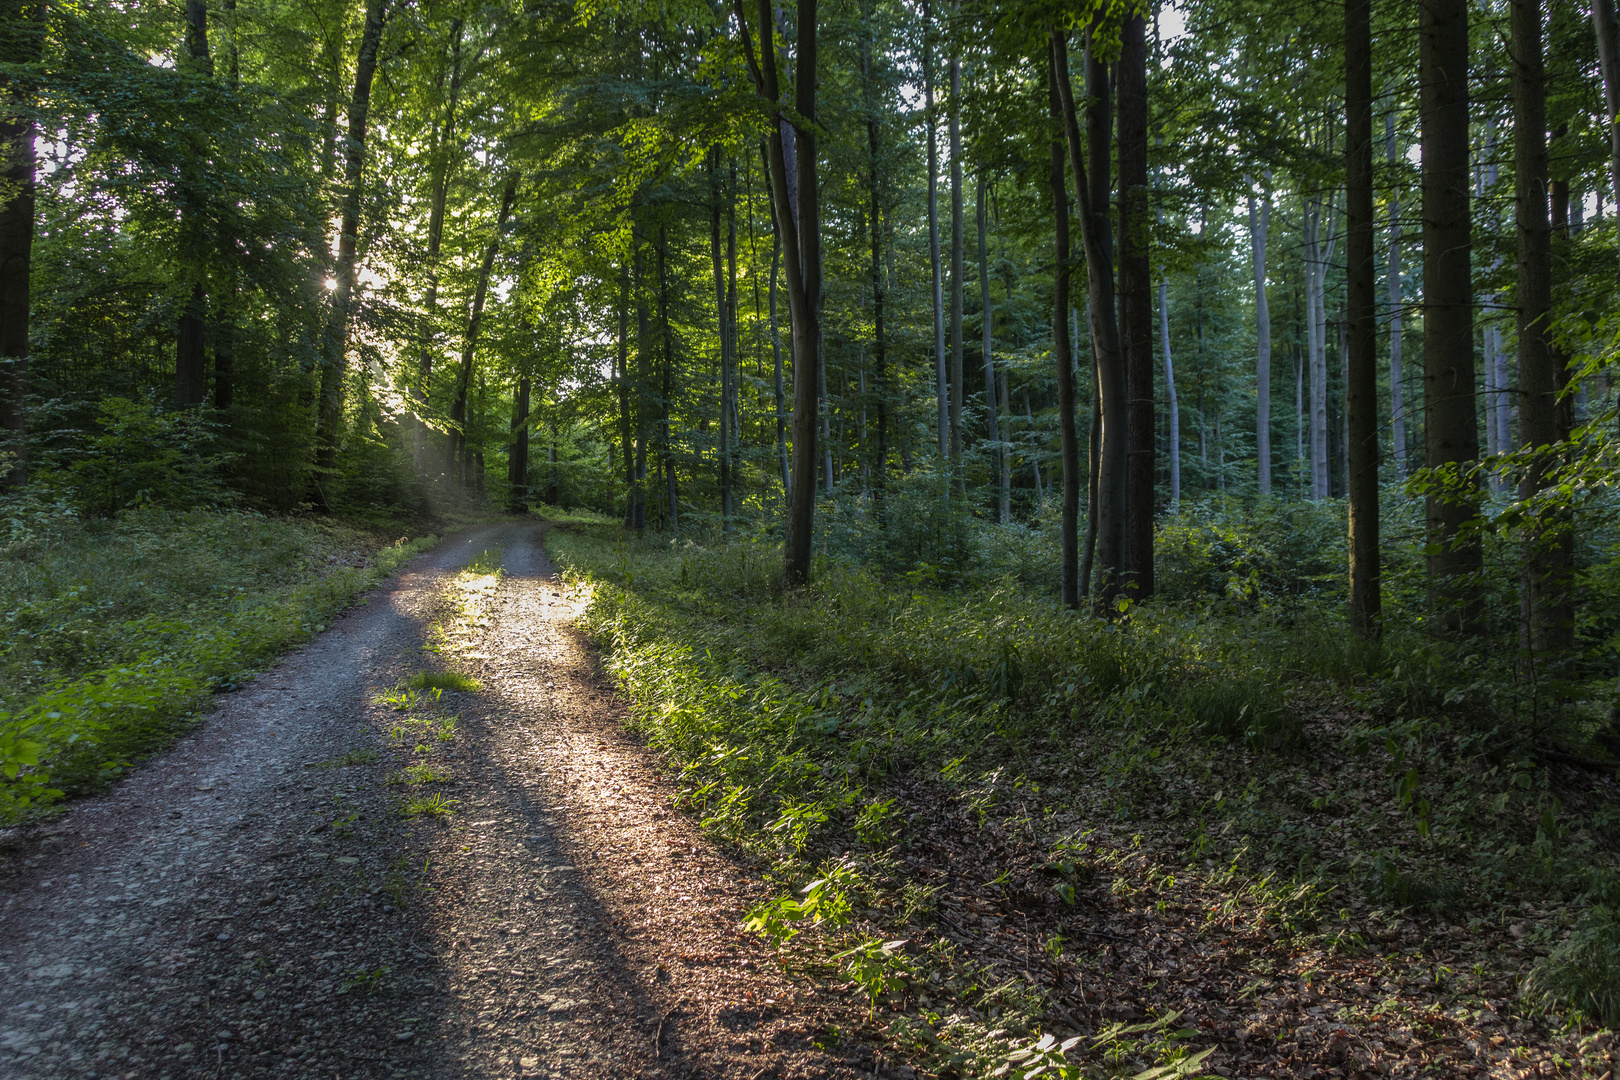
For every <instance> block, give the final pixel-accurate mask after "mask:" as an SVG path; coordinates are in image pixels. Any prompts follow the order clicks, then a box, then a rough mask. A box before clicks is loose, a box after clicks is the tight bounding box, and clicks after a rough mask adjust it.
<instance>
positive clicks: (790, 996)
mask: <svg viewBox="0 0 1620 1080" xmlns="http://www.w3.org/2000/svg"><path fill="white" fill-rule="evenodd" d="M545 528H546V526H545V525H544V523H538V524H537V523H512V524H501V525H491V526H486V527H483V528H479V529H476V530H473V531H472V532H470V533H468V534H463V535H461V536H459V537H456V538H455V539H453V540H451V541H447V542H446V543H445V544H443V545H441V546H440V547H439V548H437V549H436V550H435V551H433V552H432V553H430V554H428V555H426V556H424V557H423V558H421V559H419V560H417V561H416V562H414V563H412V564H411V565H410V566H409V567H407V568H405V569H404V570H403V571H402V572H401V573H400V574H399V575H398V576H396V577H395V578H394V579H392V580H391V581H390V582H388V583H387V584H385V585H384V587H383V588H382V589H380V590H379V591H378V592H376V593H374V594H373V595H372V597H371V598H370V601H369V603H367V604H366V605H364V606H360V607H357V608H355V609H354V610H352V611H351V612H349V613H348V614H347V615H346V616H344V617H343V618H342V619H340V620H338V621H337V622H336V623H334V625H333V626H332V628H331V629H330V630H328V631H327V632H326V633H324V634H321V635H320V636H319V637H317V638H316V639H315V640H314V641H313V642H311V643H310V645H309V646H308V647H306V648H305V649H303V650H302V651H301V652H299V653H297V654H295V655H293V656H291V657H289V658H287V659H286V660H285V661H284V662H283V663H282V664H281V665H280V666H278V667H277V668H276V669H275V670H273V671H271V672H269V673H267V674H265V675H264V676H262V677H260V678H259V679H258V680H256V681H255V682H254V683H252V684H250V685H249V686H248V687H246V688H245V689H243V690H242V691H240V692H238V693H236V694H234V695H231V696H230V697H229V698H226V699H223V702H222V707H221V708H220V709H219V711H218V712H217V713H216V714H215V715H213V716H212V717H210V718H209V719H208V721H207V722H206V723H205V724H204V725H203V726H201V727H200V728H199V729H198V731H196V732H195V733H193V734H192V735H190V736H189V737H187V738H186V739H184V740H182V742H181V743H180V744H178V745H177V746H176V747H175V748H173V749H172V750H171V751H169V752H168V753H166V754H164V755H162V756H161V757H159V758H157V759H154V760H153V761H151V762H148V763H147V764H145V765H143V766H142V767H141V768H140V769H139V770H137V771H136V772H135V773H134V774H133V775H132V776H131V777H130V778H129V779H128V780H126V781H125V782H124V783H122V784H120V785H119V786H118V787H117V788H116V789H114V790H113V791H112V792H110V793H109V794H108V795H106V796H103V797H101V798H97V799H93V800H88V801H86V802H84V803H81V804H79V805H77V806H75V807H74V808H73V809H72V810H71V811H70V812H69V813H68V814H66V815H65V816H64V817H63V818H61V819H59V820H58V821H56V822H54V823H52V824H51V825H49V826H47V827H44V828H41V829H37V830H35V831H34V832H33V833H32V834H30V835H27V836H25V837H22V838H17V839H14V841H13V843H12V845H11V848H10V850H9V852H6V851H0V927H4V934H3V935H0V986H3V987H4V988H5V991H4V994H3V997H0V1076H4V1077H7V1078H17V1080H33V1078H36V1077H37V1078H44V1077H52V1078H55V1077H114V1076H117V1077H126V1078H136V1077H140V1078H144V1077H154V1078H160V1077H173V1078H176V1080H178V1078H180V1077H192V1076H217V1077H259V1076H265V1077H272V1076H273V1077H284V1076H286V1077H339V1078H342V1080H348V1078H351V1077H394V1076H411V1077H433V1078H437V1077H518V1076H535V1077H570V1078H572V1077H639V1076H645V1077H653V1076H659V1077H663V1076H668V1077H676V1076H697V1077H710V1076H712V1077H738V1078H740V1080H754V1078H760V1080H763V1078H767V1077H780V1078H784V1080H785V1078H787V1077H823V1076H838V1077H842V1076H854V1075H861V1076H872V1075H880V1076H887V1075H891V1074H890V1073H888V1072H887V1071H886V1070H884V1069H882V1068H881V1067H875V1066H876V1063H875V1062H874V1060H873V1058H872V1057H871V1052H870V1051H869V1050H865V1049H863V1048H859V1047H848V1048H846V1049H845V1050H844V1051H843V1053H844V1054H845V1055H846V1056H844V1057H839V1056H835V1055H833V1054H830V1053H827V1052H824V1051H822V1050H821V1049H819V1048H817V1047H816V1046H815V1045H814V1041H813V1037H814V1033H815V1032H816V1031H818V1030H825V1029H826V1028H827V1027H828V1025H829V1022H831V1021H836V1022H837V1024H838V1026H840V1027H844V1026H846V1025H847V1024H849V1023H850V1021H851V1020H855V1021H856V1022H858V1016H859V1014H860V1013H861V1012H862V1011H863V1010H859V1009H858V1008H856V1007H855V1006H853V1005H852V1004H850V1003H847V1002H844V1001H841V1000H839V999H838V997H837V996H836V995H833V994H831V993H829V992H827V991H825V990H824V989H817V988H815V987H812V986H809V985H806V984H802V983H799V984H792V983H789V982H788V981H787V980H786V979H785V978H784V977H783V976H782V975H781V974H780V973H779V972H777V971H776V970H774V967H773V965H772V964H771V963H770V954H769V952H768V950H765V949H764V948H762V947H761V946H760V945H758V944H757V943H755V942H753V941H751V940H749V939H748V938H746V937H745V936H744V935H743V934H742V933H741V932H740V931H739V930H738V929H737V927H738V921H739V918H740V915H741V913H742V911H743V910H744V909H745V908H746V907H747V905H748V902H749V900H750V899H751V898H752V897H753V896H754V895H755V894H756V892H757V890H758V888H759V886H758V883H757V880H756V879H755V878H754V877H753V876H752V875H750V874H748V873H747V872H746V869H745V868H743V867H741V866H738V865H736V864H735V863H733V862H731V861H729V860H728V859H727V858H726V857H725V856H723V855H722V854H721V853H719V852H717V851H716V850H715V849H714V848H713V846H712V845H711V844H710V843H709V842H708V841H707V840H706V839H705V838H704V837H703V836H702V835H701V833H699V832H698V831H697V829H696V828H695V827H694V826H693V825H692V824H691V823H690V822H689V821H687V820H686V819H685V818H683V817H681V816H679V815H676V814H671V813H669V812H668V810H667V809H666V808H667V807H668V806H669V804H670V795H671V794H672V791H673V788H672V785H671V783H670V782H669V781H668V779H667V778H665V777H664V776H663V775H662V774H661V771H660V770H659V768H658V765H657V761H656V758H655V757H654V755H652V754H651V753H650V752H649V751H647V750H646V749H645V748H644V747H642V746H640V745H639V744H637V743H636V742H635V741H634V740H633V739H632V738H630V737H629V736H627V735H626V734H625V733H624V731H623V729H622V728H621V727H620V726H619V723H618V711H617V710H618V706H617V705H616V704H615V702H614V700H613V696H612V693H611V690H610V687H609V686H608V685H607V684H606V683H605V681H604V680H603V679H602V678H601V676H599V674H598V673H597V671H596V669H595V667H594V664H593V661H592V658H591V657H590V655H589V653H588V652H587V650H586V648H585V646H584V644H583V642H582V640H581V639H580V637H579V635H578V634H577V632H575V631H574V630H572V628H571V626H570V622H571V620H572V619H573V617H574V615H575V614H576V610H575V607H574V606H573V604H571V603H570V601H569V599H568V598H567V597H566V596H565V595H564V594H563V593H562V591H561V589H560V587H559V584H558V582H557V581H556V579H555V577H554V575H553V574H552V570H551V567H550V565H549V563H548V562H547V560H546V557H545V553H544V551H543V549H542V547H541V538H542V536H543V534H544V530H545ZM495 557H499V558H500V559H501V561H502V564H503V567H504V573H503V575H501V576H500V577H498V578H497V577H494V576H492V575H490V576H480V574H479V573H477V572H466V573H462V571H463V570H464V569H465V568H467V567H469V566H470V565H474V566H476V567H477V568H478V569H479V570H482V569H488V568H489V564H490V562H491V560H492V559H493V558H495ZM436 628H437V630H436ZM436 643H437V644H436ZM446 655H448V656H449V658H450V660H451V666H454V667H455V668H456V669H457V670H460V671H464V672H467V673H469V674H472V675H473V676H475V677H476V678H477V679H478V680H479V681H480V683H481V684H482V686H481V689H480V690H479V691H478V692H476V693H458V692H446V693H445V694H444V695H443V697H442V698H440V699H439V700H437V701H436V702H428V703H426V704H419V705H418V706H416V707H414V708H412V709H410V710H408V711H407V710H399V709H397V708H396V707H395V706H396V705H397V704H398V702H397V701H396V702H395V703H393V704H390V703H387V702H384V701H382V700H381V698H382V696H383V695H384V694H386V693H387V692H389V691H390V690H391V689H392V688H395V687H397V686H399V685H400V683H401V682H402V680H404V679H405V678H406V677H408V676H409V675H411V674H412V673H414V672H419V671H423V670H436V669H442V668H443V667H444V666H445V664H444V659H443V657H444V656H446ZM452 725H453V727H452ZM452 730H453V734H452V733H451V732H452ZM440 735H445V736H446V737H445V738H443V739H441V738H439V736H440ZM413 768H414V769H415V772H414V773H412V772H411V771H410V770H411V769H413ZM409 780H420V781H422V782H408V781H409ZM435 796H442V797H443V799H444V800H450V801H451V802H450V804H449V805H450V807H451V812H449V813H446V814H435V813H433V812H432V806H431V804H432V800H433V799H434V797H435ZM412 801H415V802H417V803H418V805H419V806H421V805H422V804H423V803H428V804H430V805H429V806H428V812H425V813H420V814H418V815H416V816H406V814H405V813H404V807H405V806H406V804H407V803H408V802H412ZM862 1058H864V1060H861V1059H862ZM904 1072H909V1070H904Z"/></svg>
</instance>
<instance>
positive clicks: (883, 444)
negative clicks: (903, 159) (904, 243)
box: [778, 104, 889, 522]
mask: <svg viewBox="0 0 1620 1080" xmlns="http://www.w3.org/2000/svg"><path fill="white" fill-rule="evenodd" d="M869 108H870V111H869V112H868V114H867V119H866V146H867V155H868V156H867V162H868V165H869V167H870V170H871V171H870V177H869V182H870V194H871V214H870V220H871V223H872V363H873V365H874V371H873V381H874V382H875V384H876V385H875V386H874V387H873V389H874V391H875V392H876V394H877V455H876V456H877V461H876V463H875V464H876V471H875V473H874V475H873V477H872V491H873V497H874V500H875V502H876V503H877V506H876V510H877V516H878V520H879V521H880V522H881V521H882V518H883V496H884V493H885V491H886V490H887V484H888V473H889V464H888V463H889V369H888V343H887V341H886V340H885V337H884V329H883V299H884V296H883V293H884V289H883V229H882V224H881V223H882V220H883V219H882V212H881V210H880V208H879V205H878V120H877V109H876V106H875V104H874V105H871V106H869ZM778 393H780V390H778Z"/></svg>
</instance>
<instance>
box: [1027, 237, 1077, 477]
mask: <svg viewBox="0 0 1620 1080" xmlns="http://www.w3.org/2000/svg"><path fill="white" fill-rule="evenodd" d="M1065 209H1067V208H1066V207H1065ZM1024 419H1025V420H1027V421H1028V422H1029V430H1030V432H1031V434H1033V433H1034V431H1035V410H1034V409H1032V408H1030V406H1029V391H1028V390H1025V391H1024ZM1029 465H1030V471H1031V472H1033V473H1034V474H1035V502H1036V503H1037V504H1039V505H1040V506H1045V505H1046V485H1044V484H1042V483H1041V459H1040V458H1038V457H1031V458H1030V459H1029Z"/></svg>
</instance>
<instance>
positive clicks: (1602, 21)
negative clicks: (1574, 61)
mask: <svg viewBox="0 0 1620 1080" xmlns="http://www.w3.org/2000/svg"><path fill="white" fill-rule="evenodd" d="M1592 29H1593V30H1594V31H1595V32H1596V34H1597V46H1598V68H1599V70H1600V71H1601V72H1602V74H1603V105H1604V109H1603V111H1604V112H1605V113H1607V114H1608V119H1609V125H1608V126H1609V181H1610V183H1612V184H1613V185H1614V186H1613V187H1612V188H1611V189H1610V190H1611V191H1613V192H1614V196H1615V200H1616V205H1617V207H1620V20H1617V19H1616V18H1615V9H1614V0H1592Z"/></svg>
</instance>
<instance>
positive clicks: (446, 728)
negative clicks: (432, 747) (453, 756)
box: [433, 716, 456, 742]
mask: <svg viewBox="0 0 1620 1080" xmlns="http://www.w3.org/2000/svg"><path fill="white" fill-rule="evenodd" d="M433 734H434V736H435V737H436V738H437V739H438V740H439V741H440V742H449V741H450V740H451V739H453V738H455V737H456V718H455V717H453V716H441V717H440V718H439V721H438V723H437V724H436V725H434V732H433Z"/></svg>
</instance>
